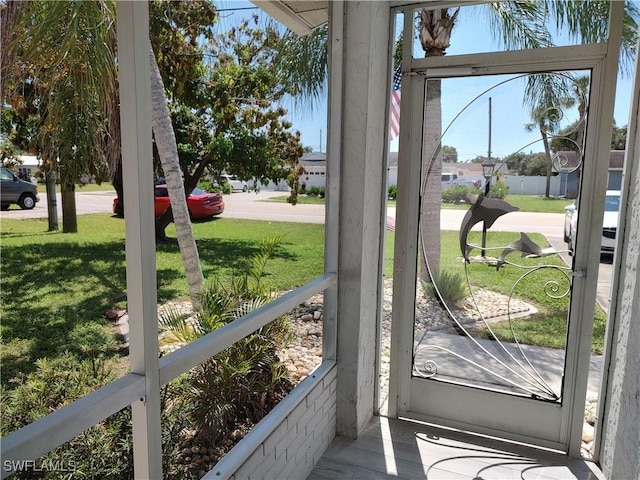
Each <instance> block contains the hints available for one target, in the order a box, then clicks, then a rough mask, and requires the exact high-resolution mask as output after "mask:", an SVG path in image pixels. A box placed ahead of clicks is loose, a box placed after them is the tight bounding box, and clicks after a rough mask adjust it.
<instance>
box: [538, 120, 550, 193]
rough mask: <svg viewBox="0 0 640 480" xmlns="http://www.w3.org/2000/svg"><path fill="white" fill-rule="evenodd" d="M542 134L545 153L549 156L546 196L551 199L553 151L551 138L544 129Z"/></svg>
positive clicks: (541, 130)
mask: <svg viewBox="0 0 640 480" xmlns="http://www.w3.org/2000/svg"><path fill="white" fill-rule="evenodd" d="M540 134H541V135H542V144H543V145H544V153H545V155H546V156H547V183H546V185H545V189H544V196H545V197H547V198H549V192H550V190H551V149H550V148H549V137H547V132H546V131H545V129H544V128H542V127H541V128H540Z"/></svg>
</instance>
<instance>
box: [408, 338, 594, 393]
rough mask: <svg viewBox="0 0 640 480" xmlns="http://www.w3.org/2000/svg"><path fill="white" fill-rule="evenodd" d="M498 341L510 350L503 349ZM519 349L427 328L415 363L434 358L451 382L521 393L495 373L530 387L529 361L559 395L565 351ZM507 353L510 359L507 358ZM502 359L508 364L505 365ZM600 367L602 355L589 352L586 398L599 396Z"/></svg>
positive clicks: (527, 347)
mask: <svg viewBox="0 0 640 480" xmlns="http://www.w3.org/2000/svg"><path fill="white" fill-rule="evenodd" d="M476 342H477V343H476ZM500 343H502V345H503V346H504V347H505V349H506V352H509V353H506V352H505V350H504V349H503V348H502V347H501V346H500ZM520 348H521V350H522V352H520V351H518V348H517V345H516V344H514V343H507V342H498V341H493V340H489V339H484V338H470V337H466V336H461V335H458V334H455V333H446V332H443V331H429V332H427V334H426V335H425V337H424V338H422V339H421V341H420V345H419V346H418V347H417V348H416V357H415V361H414V364H416V365H421V364H424V362H427V361H433V362H436V364H437V371H438V375H439V376H443V377H444V378H446V379H449V380H451V381H456V382H463V383H471V384H473V385H477V386H479V387H486V388H493V389H500V390H504V391H513V392H519V393H523V392H524V390H519V389H517V388H515V387H514V386H512V385H510V384H509V383H508V382H505V381H504V380H501V379H500V378H498V375H500V376H503V377H505V378H508V379H509V380H510V381H513V382H514V383H516V384H518V385H526V386H529V387H530V385H529V384H528V382H534V380H533V378H534V377H535V373H534V370H533V369H532V368H531V367H530V366H529V364H528V362H530V363H531V365H532V366H533V367H534V368H535V370H536V371H537V372H538V374H539V375H540V377H541V379H542V380H544V382H546V383H547V384H548V386H549V387H551V389H552V390H553V392H555V393H556V394H558V395H559V394H560V392H561V391H562V377H563V373H564V356H565V351H564V350H560V349H554V348H544V347H536V346H531V345H520ZM483 349H485V350H486V351H483ZM523 353H524V355H525V356H526V358H525V357H524V356H523ZM509 354H511V355H512V356H513V358H511V357H509ZM492 356H493V357H492ZM460 357H462V358H460ZM494 357H495V358H494ZM501 362H503V363H504V364H506V365H508V368H507V367H505V365H503V364H502V363H501ZM480 366H481V367H482V368H480ZM485 369H486V370H485ZM601 369H602V357H601V356H599V355H592V356H591V360H590V362H589V382H588V386H587V398H593V397H597V396H598V392H599V389H600V374H601ZM490 372H493V374H492V373H490ZM518 375H520V377H519V376H518Z"/></svg>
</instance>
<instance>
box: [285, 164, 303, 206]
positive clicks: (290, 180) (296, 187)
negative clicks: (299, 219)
mask: <svg viewBox="0 0 640 480" xmlns="http://www.w3.org/2000/svg"><path fill="white" fill-rule="evenodd" d="M303 173H304V167H303V166H302V165H298V166H297V167H295V168H294V169H293V170H291V173H289V175H287V185H289V189H290V194H289V196H288V197H287V202H289V203H290V204H291V205H296V204H297V203H298V195H300V194H301V193H302V192H304V191H305V188H306V185H305V184H304V183H301V182H300V177H301V176H302V174H303Z"/></svg>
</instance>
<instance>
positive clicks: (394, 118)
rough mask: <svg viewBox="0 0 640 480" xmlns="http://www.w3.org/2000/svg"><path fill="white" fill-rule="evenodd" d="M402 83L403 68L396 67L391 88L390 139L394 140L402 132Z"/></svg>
mask: <svg viewBox="0 0 640 480" xmlns="http://www.w3.org/2000/svg"><path fill="white" fill-rule="evenodd" d="M401 85H402V70H400V68H399V67H398V68H396V71H395V72H394V73H393V84H392V88H391V116H390V121H389V123H390V124H391V125H390V127H389V128H390V131H389V141H391V140H393V139H394V138H396V137H397V136H398V133H400V86H401Z"/></svg>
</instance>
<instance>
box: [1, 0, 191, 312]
mask: <svg viewBox="0 0 640 480" xmlns="http://www.w3.org/2000/svg"><path fill="white" fill-rule="evenodd" d="M10 3H13V2H10ZM17 3H19V2H17ZM11 12H12V15H11V17H10V18H11V21H12V23H11V28H12V30H11V31H12V33H13V37H14V38H15V39H16V40H15V41H14V42H12V43H11V44H10V45H11V50H10V53H8V54H7V55H6V56H5V55H4V53H3V58H2V61H3V72H4V71H5V69H4V67H5V65H8V62H9V61H10V60H9V59H12V58H13V59H15V58H16V57H17V56H18V55H21V56H22V57H23V58H24V59H25V60H27V61H29V64H30V65H31V66H32V67H33V69H34V73H35V74H34V76H33V81H34V82H38V84H41V85H42V90H41V99H43V102H42V105H43V111H42V114H41V116H42V125H41V127H40V131H41V132H42V137H41V140H40V142H39V143H40V148H41V151H42V152H43V156H46V158H49V159H56V158H59V159H60V160H59V163H58V165H57V166H58V168H59V171H60V174H61V183H62V192H63V215H64V216H63V222H65V225H64V227H63V229H64V231H77V223H76V221H75V202H74V199H75V197H74V184H75V183H76V182H77V181H78V180H79V179H80V177H81V176H82V175H84V174H87V173H89V174H92V175H95V176H98V178H105V177H106V175H107V171H108V166H109V165H111V166H112V167H113V165H117V164H119V163H120V161H119V160H120V158H119V156H120V149H119V138H118V139H117V140H115V139H114V132H117V133H118V134H119V122H118V120H117V118H118V116H119V112H118V111H117V110H116V109H115V108H114V104H117V101H116V99H117V73H116V61H115V59H116V49H115V47H116V42H115V38H116V37H115V28H114V27H115V20H116V13H115V2H114V1H112V0H98V1H95V2H75V1H66V2H47V1H37V2H30V3H25V4H23V5H21V6H20V8H18V7H16V8H15V9H11ZM4 26H5V24H4V23H3V28H4ZM3 31H7V30H4V29H3ZM3 46H4V45H3ZM3 50H4V49H3ZM5 61H6V62H5ZM150 61H151V63H152V65H151V67H152V68H151V71H152V78H151V80H152V94H153V97H152V102H153V118H152V121H153V130H154V134H155V140H156V145H157V146H158V147H159V148H158V151H159V153H160V156H161V161H162V164H163V168H164V170H165V174H166V175H167V183H168V188H169V195H170V197H171V204H172V208H173V212H174V219H175V220H176V230H177V236H178V243H179V245H180V249H181V254H182V258H183V262H184V266H185V274H186V277H187V283H188V284H189V292H190V296H191V299H192V302H193V303H194V304H195V305H196V306H197V305H198V293H199V290H200V287H201V285H202V283H203V275H202V270H201V267H200V261H199V255H198V250H197V246H196V243H195V239H194V237H193V231H192V230H191V222H190V220H189V214H188V209H187V204H186V196H185V194H184V188H183V186H182V176H181V174H180V166H179V163H178V153H177V147H176V142H175V136H174V135H173V129H172V127H171V119H170V117H169V113H168V110H167V106H166V97H165V94H164V86H163V83H162V77H161V76H160V73H159V70H158V66H157V63H156V61H155V57H154V56H153V55H151V57H150ZM45 100H46V101H45ZM114 117H115V118H114ZM109 118H110V119H112V125H111V129H110V128H109V124H108V119H109ZM105 124H106V127H105ZM118 136H119V135H118ZM107 155H111V158H110V159H108V158H107ZM114 157H115V159H114ZM176 178H177V181H176ZM67 221H68V222H69V223H68V224H66V222H67Z"/></svg>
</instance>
